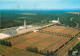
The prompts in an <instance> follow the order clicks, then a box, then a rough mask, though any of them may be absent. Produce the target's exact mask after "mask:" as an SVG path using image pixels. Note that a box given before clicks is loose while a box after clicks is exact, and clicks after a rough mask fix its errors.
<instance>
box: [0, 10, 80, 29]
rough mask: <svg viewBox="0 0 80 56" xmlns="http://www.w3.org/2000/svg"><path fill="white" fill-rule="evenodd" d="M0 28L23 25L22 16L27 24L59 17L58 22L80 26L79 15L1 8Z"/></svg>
mask: <svg viewBox="0 0 80 56" xmlns="http://www.w3.org/2000/svg"><path fill="white" fill-rule="evenodd" d="M0 13H1V24H0V25H1V26H0V28H1V29H4V28H10V27H16V26H21V25H23V22H24V18H22V17H25V20H26V22H27V23H26V24H27V25H30V24H32V25H39V26H42V25H45V24H48V23H50V22H49V21H51V20H57V19H58V17H59V18H60V23H61V24H63V25H65V26H69V27H76V25H77V24H76V23H79V27H80V22H79V21H80V15H77V14H70V13H67V12H63V11H58V12H57V11H34V10H32V11H24V10H22V11H19V10H1V11H0ZM30 13H31V14H30ZM71 18H72V19H71Z"/></svg>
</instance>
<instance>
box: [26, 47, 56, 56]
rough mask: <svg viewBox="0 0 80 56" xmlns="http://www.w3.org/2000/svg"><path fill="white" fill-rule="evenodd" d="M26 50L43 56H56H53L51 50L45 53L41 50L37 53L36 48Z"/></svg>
mask: <svg viewBox="0 0 80 56" xmlns="http://www.w3.org/2000/svg"><path fill="white" fill-rule="evenodd" d="M26 50H27V51H30V52H34V53H38V54H42V55H45V56H55V55H56V54H54V52H53V51H52V50H51V51H49V50H47V52H44V51H43V50H40V51H39V50H38V48H37V47H27V48H26Z"/></svg>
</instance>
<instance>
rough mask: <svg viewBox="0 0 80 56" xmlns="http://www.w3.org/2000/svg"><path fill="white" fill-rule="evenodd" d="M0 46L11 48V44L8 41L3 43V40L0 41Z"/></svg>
mask: <svg viewBox="0 0 80 56" xmlns="http://www.w3.org/2000/svg"><path fill="white" fill-rule="evenodd" d="M0 44H1V45H6V46H12V44H11V43H10V42H8V41H5V40H0Z"/></svg>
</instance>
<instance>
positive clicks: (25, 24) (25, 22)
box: [24, 19, 26, 28]
mask: <svg viewBox="0 0 80 56" xmlns="http://www.w3.org/2000/svg"><path fill="white" fill-rule="evenodd" d="M24 27H25V28H26V20H25V19H24Z"/></svg>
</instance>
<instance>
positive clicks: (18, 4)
mask: <svg viewBox="0 0 80 56" xmlns="http://www.w3.org/2000/svg"><path fill="white" fill-rule="evenodd" d="M0 9H29V10H37V9H42V10H45V9H46V10H48V9H80V0H0Z"/></svg>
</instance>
